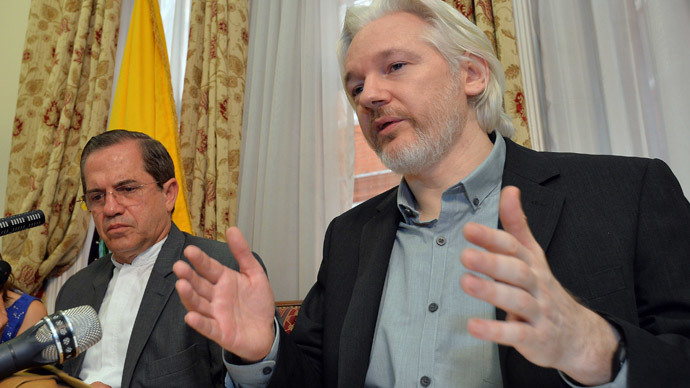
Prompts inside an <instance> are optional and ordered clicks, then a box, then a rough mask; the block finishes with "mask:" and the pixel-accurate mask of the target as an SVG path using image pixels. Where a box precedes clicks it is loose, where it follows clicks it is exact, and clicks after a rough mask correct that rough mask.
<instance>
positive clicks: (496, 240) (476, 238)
mask: <svg viewBox="0 0 690 388" xmlns="http://www.w3.org/2000/svg"><path fill="white" fill-rule="evenodd" d="M462 233H463V235H464V236H465V238H466V239H467V241H468V242H470V243H472V244H474V245H476V246H479V247H482V248H484V249H486V250H487V251H489V252H494V253H498V254H502V255H506V256H513V257H517V258H519V259H520V260H522V261H524V262H526V263H528V264H530V258H531V253H530V251H528V250H527V249H526V248H525V247H524V246H523V245H522V244H520V243H519V242H518V241H517V239H516V238H515V237H513V236H511V235H510V234H509V233H507V232H506V231H503V230H498V229H492V228H489V227H488V226H484V225H480V224H477V223H474V222H469V223H467V224H466V225H465V226H464V227H463V228H462Z"/></svg>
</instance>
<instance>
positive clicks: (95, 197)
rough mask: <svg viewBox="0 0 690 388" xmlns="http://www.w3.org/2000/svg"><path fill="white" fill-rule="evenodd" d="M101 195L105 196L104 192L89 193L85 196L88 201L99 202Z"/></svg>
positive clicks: (101, 198)
mask: <svg viewBox="0 0 690 388" xmlns="http://www.w3.org/2000/svg"><path fill="white" fill-rule="evenodd" d="M103 197H105V193H91V194H89V195H87V196H86V199H88V200H89V201H90V202H99V201H101V200H103Z"/></svg>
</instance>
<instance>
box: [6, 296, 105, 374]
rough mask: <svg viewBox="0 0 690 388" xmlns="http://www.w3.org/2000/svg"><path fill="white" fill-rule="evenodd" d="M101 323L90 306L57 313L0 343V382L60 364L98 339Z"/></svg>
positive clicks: (100, 334) (99, 337)
mask: <svg viewBox="0 0 690 388" xmlns="http://www.w3.org/2000/svg"><path fill="white" fill-rule="evenodd" d="M101 336H102V332H101V322H100V321H99V320H98V314H97V313H96V310H94V309H93V307H91V306H87V305H84V306H79V307H74V308H71V309H69V310H65V311H58V312H56V313H55V314H53V315H50V316H47V317H45V318H43V319H42V320H41V321H39V322H38V323H36V324H35V325H34V326H32V327H31V328H29V329H28V330H26V331H25V332H23V333H22V334H20V335H19V336H17V337H16V338H13V339H11V340H10V341H7V342H5V343H3V344H0V379H4V378H6V377H8V376H10V375H12V374H13V373H15V372H17V371H20V370H22V369H26V368H30V367H33V366H40V365H45V364H56V363H59V364H61V363H63V362H65V361H66V360H69V359H71V358H74V357H76V356H78V355H79V354H81V353H83V352H84V351H85V350H86V349H88V348H90V347H91V346H93V345H94V344H96V343H97V342H98V341H100V340H101Z"/></svg>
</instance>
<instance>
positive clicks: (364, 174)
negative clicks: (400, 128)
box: [352, 125, 401, 206]
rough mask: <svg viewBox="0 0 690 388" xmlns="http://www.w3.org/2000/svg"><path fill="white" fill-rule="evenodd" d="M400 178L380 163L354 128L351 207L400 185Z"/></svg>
mask: <svg viewBox="0 0 690 388" xmlns="http://www.w3.org/2000/svg"><path fill="white" fill-rule="evenodd" d="M400 179H401V176H400V175H398V174H395V173H393V172H392V171H391V170H389V169H387V168H386V166H384V165H383V163H381V160H379V157H378V156H376V153H375V152H374V151H373V150H372V149H371V147H369V144H367V141H366V139H365V138H364V135H363V134H362V130H361V129H360V127H359V125H356V126H355V193H354V197H353V199H352V202H353V206H354V205H357V204H359V203H361V202H364V201H366V200H367V199H369V198H371V197H373V196H375V195H377V194H379V193H382V192H384V191H386V190H388V189H390V188H391V187H393V186H397V185H398V184H399V183H400Z"/></svg>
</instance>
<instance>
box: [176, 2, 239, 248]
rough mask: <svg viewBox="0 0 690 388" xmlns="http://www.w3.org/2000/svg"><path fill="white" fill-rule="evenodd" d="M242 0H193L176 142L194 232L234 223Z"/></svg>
mask: <svg viewBox="0 0 690 388" xmlns="http://www.w3.org/2000/svg"><path fill="white" fill-rule="evenodd" d="M248 28H249V22H248V5H247V0H218V1H193V2H192V10H191V16H190V31H189V48H188V54H187V69H186V74H185V80H184V92H183V96H182V114H181V117H180V142H181V153H182V163H183V165H184V170H185V174H186V179H187V188H188V189H189V190H190V193H189V211H190V213H191V216H192V226H193V227H194V232H195V234H196V235H197V236H203V237H206V238H210V239H218V240H225V230H226V229H227V228H228V227H229V226H231V225H235V220H236V217H237V183H238V180H239V165H240V145H241V139H240V134H241V131H242V110H243V106H244V83H245V71H246V64H247V51H248V44H249V34H248Z"/></svg>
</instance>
